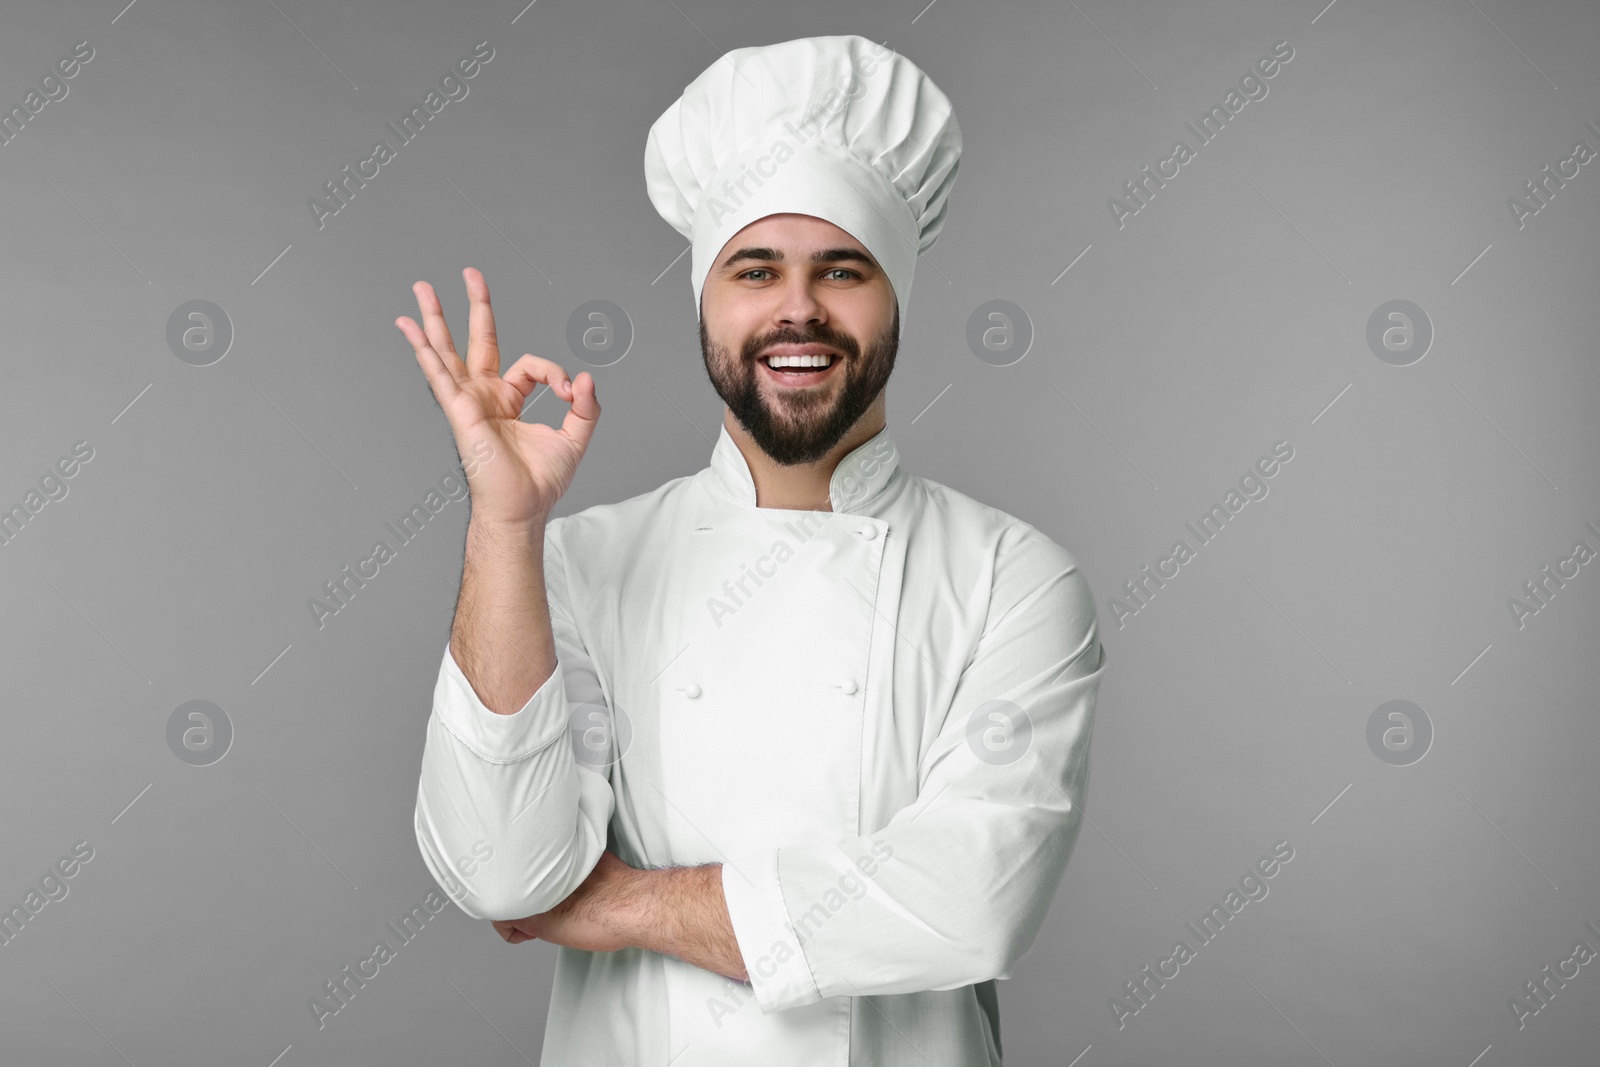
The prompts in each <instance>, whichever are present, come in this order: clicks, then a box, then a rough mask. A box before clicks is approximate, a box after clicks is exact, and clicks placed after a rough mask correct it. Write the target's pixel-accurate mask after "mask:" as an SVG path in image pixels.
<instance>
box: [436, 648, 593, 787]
mask: <svg viewBox="0 0 1600 1067" xmlns="http://www.w3.org/2000/svg"><path fill="white" fill-rule="evenodd" d="M563 685H564V683H563V681H562V677H561V663H560V661H559V660H557V662H556V669H555V671H554V672H552V673H551V675H550V677H549V678H547V679H546V680H545V683H544V684H543V685H541V686H540V687H539V688H538V690H537V691H536V692H535V693H534V694H533V695H532V696H531V697H529V698H528V702H527V703H526V704H524V705H522V707H520V708H518V709H517V710H516V711H515V712H513V713H512V714H510V715H498V714H496V713H495V712H492V711H490V710H489V708H488V707H487V706H486V705H485V704H484V703H483V701H481V700H479V699H478V694H477V693H476V692H474V691H473V688H472V683H471V682H469V681H467V676H466V675H465V674H463V673H462V671H461V666H460V664H458V663H456V658H455V655H454V654H453V653H452V652H451V650H450V646H449V645H446V646H445V650H444V664H443V665H442V666H441V667H440V670H439V681H438V682H437V684H435V686H434V689H433V713H434V715H436V716H438V719H439V722H440V723H441V724H442V725H443V726H444V728H445V729H447V730H449V731H450V733H451V734H453V735H455V737H456V739H457V740H459V741H460V742H461V743H462V744H464V745H466V746H467V748H469V749H471V750H472V752H473V753H474V754H475V755H477V756H478V757H479V758H481V759H485V760H488V761H489V762H491V763H512V762H515V761H516V760H520V759H523V758H525V757H527V756H529V755H531V754H532V753H534V752H537V751H538V750H539V749H541V748H544V747H545V746H547V745H549V744H550V743H551V742H552V741H554V740H555V739H556V738H557V737H560V736H562V735H564V734H565V733H566V732H567V702H566V690H565V689H564V688H563Z"/></svg>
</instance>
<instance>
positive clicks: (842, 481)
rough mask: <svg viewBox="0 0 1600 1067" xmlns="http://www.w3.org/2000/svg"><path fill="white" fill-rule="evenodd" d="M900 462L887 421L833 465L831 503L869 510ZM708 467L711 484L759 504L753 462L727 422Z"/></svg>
mask: <svg viewBox="0 0 1600 1067" xmlns="http://www.w3.org/2000/svg"><path fill="white" fill-rule="evenodd" d="M899 465H900V453H899V451H898V450H897V449H896V448H895V446H894V437H893V436H891V435H890V433H889V427H888V425H887V424H885V425H884V427H883V429H881V430H879V431H878V432H877V433H876V434H874V435H872V436H871V437H869V438H868V439H867V440H865V441H863V442H862V443H861V444H859V445H857V446H856V447H855V448H853V449H851V450H850V451H849V452H848V453H846V454H845V457H844V458H843V459H842V460H840V461H839V465H838V466H837V467H835V468H834V469H833V476H832V477H831V478H830V479H829V481H828V502H829V505H830V506H831V507H832V508H833V510H834V511H839V512H863V511H866V510H868V509H869V507H870V506H871V504H872V502H873V501H874V500H876V499H877V498H878V497H879V496H880V495H881V494H882V493H883V491H884V490H885V489H886V488H887V487H888V485H889V482H890V480H891V479H892V478H893V476H894V474H895V471H896V470H897V469H898V468H899ZM707 471H708V472H709V474H710V478H711V482H712V484H714V485H715V486H716V487H717V488H718V489H719V490H721V491H722V492H723V493H724V494H726V495H727V496H729V497H730V498H732V499H733V500H734V501H736V502H738V503H740V504H743V505H745V506H746V507H752V508H753V507H755V506H756V483H755V479H754V477H752V475H751V474H750V464H749V463H747V462H745V458H744V453H743V452H740V451H739V446H738V445H737V444H735V443H734V440H733V437H732V436H731V435H730V434H729V433H728V427H727V425H726V424H723V425H722V426H721V427H720V428H719V429H718V433H717V444H716V447H715V448H713V449H712V450H711V463H710V466H709V467H707Z"/></svg>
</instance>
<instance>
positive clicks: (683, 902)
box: [494, 852, 748, 982]
mask: <svg viewBox="0 0 1600 1067" xmlns="http://www.w3.org/2000/svg"><path fill="white" fill-rule="evenodd" d="M494 928H495V929H496V930H497V931H499V933H500V936H501V937H503V938H505V939H506V940H507V941H509V942H510V943H511V944H513V945H517V944H521V943H522V942H524V941H530V940H533V939H538V940H540V941H549V942H551V943H552V944H556V945H565V946H566V947H568V948H577V949H583V950H585V951H588V952H616V951H617V950H619V949H625V948H642V949H646V950H648V951H650V952H659V953H662V954H663V955H667V956H675V957H677V958H678V959H680V960H682V961H684V962H685V963H689V964H693V965H694V966H696V967H699V968H701V969H702V970H707V971H711V972H713V973H715V974H720V975H723V976H725V977H728V978H733V979H736V980H737V981H741V982H743V981H748V975H747V974H746V973H745V965H744V958H743V957H742V956H741V955H740V952H739V942H738V941H737V940H736V939H735V938H734V935H733V923H732V922H731V921H730V920H729V919H728V906H727V903H726V901H724V900H723V896H722V865H721V864H720V863H711V864H706V865H704V866H701V867H662V868H657V869H652V870H639V869H637V868H634V867H630V866H628V865H627V864H626V863H624V862H623V861H622V860H620V859H618V858H617V857H616V856H615V855H613V854H612V853H610V852H602V853H601V854H600V862H599V863H597V864H595V868H594V870H593V871H591V872H590V874H589V877H587V878H585V879H584V880H583V884H582V885H580V886H578V888H577V889H576V890H574V891H573V892H572V894H571V895H570V896H568V897H567V899H565V900H563V901H562V902H561V903H560V904H557V905H556V906H555V907H554V908H552V909H550V910H549V911H546V912H541V913H540V914H538V915H529V916H528V917H527V918H523V919H511V920H506V921H501V920H496V921H495V922H494Z"/></svg>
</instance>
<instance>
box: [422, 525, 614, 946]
mask: <svg viewBox="0 0 1600 1067" xmlns="http://www.w3.org/2000/svg"><path fill="white" fill-rule="evenodd" d="M563 521H564V520H563V519H555V520H552V521H551V522H550V523H549V524H548V525H547V526H546V532H545V552H544V561H545V566H544V569H545V587H546V593H547V596H548V600H549V604H550V621H551V627H552V630H553V631H554V637H555V646H556V669H555V672H554V673H553V674H551V676H550V677H549V679H547V680H546V681H545V683H544V684H543V685H542V686H540V687H539V689H538V691H537V692H535V693H534V694H533V696H531V697H529V698H528V702H527V703H526V704H524V705H523V706H522V707H521V708H519V709H518V710H517V711H516V712H515V713H514V714H511V715H497V714H495V713H494V712H492V711H490V710H489V709H488V708H487V707H486V706H485V705H484V703H483V701H482V700H481V699H479V697H478V694H477V693H476V692H475V691H474V690H473V688H472V685H471V683H470V682H468V681H467V678H466V675H465V674H463V673H462V671H461V667H460V665H459V664H457V663H456V660H455V657H454V655H453V654H452V652H451V650H450V648H449V646H448V644H447V645H446V647H445V653H444V661H443V663H442V664H441V666H440V668H439V677H438V681H437V683H436V684H435V686H434V690H433V710H432V713H431V714H430V715H429V718H428V726H427V734H426V739H425V741H424V744H423V751H422V770H421V775H420V777H419V781H418V785H417V806H416V814H415V826H416V834H417V845H418V847H419V849H420V850H421V852H422V858H423V861H424V863H426V864H427V867H428V870H429V872H430V873H431V874H432V875H433V877H434V880H435V881H437V882H438V883H439V885H440V887H441V888H442V889H444V890H445V892H446V893H447V895H448V896H449V897H450V899H451V900H454V901H455V902H456V905H457V906H458V907H460V908H461V910H462V911H464V912H466V913H467V914H468V915H470V916H472V917H473V918H475V919H520V918H523V917H525V916H528V915H534V914H537V913H539V912H544V911H549V910H550V909H551V908H552V907H554V906H555V905H557V904H559V903H560V902H561V901H562V900H564V899H566V897H567V896H568V895H570V894H571V893H572V891H573V890H574V889H576V888H577V887H578V885H579V884H580V883H582V881H583V880H584V878H586V877H587V876H588V875H589V872H590V871H592V870H593V869H594V866H595V864H596V863H597V862H598V861H599V858H600V853H601V852H602V851H603V850H604V849H605V845H606V828H607V825H608V824H609V823H610V820H611V813H612V810H613V808H614V805H615V799H614V797H613V794H612V788H611V783H610V780H609V776H608V770H609V767H610V766H611V764H612V762H614V760H613V758H612V757H614V755H615V753H614V751H610V750H609V746H612V745H614V744H615V740H614V735H613V732H612V731H611V730H610V729H609V725H610V714H609V709H608V708H607V706H606V703H605V700H604V694H603V692H602V690H601V686H600V681H599V677H598V675H597V672H596V670H595V665H594V662H593V660H592V659H591V658H590V657H589V654H588V652H587V650H586V649H585V648H584V645H583V642H582V640H581V638H580V637H579V634H578V630H577V627H576V626H575V625H574V622H573V616H572V610H571V604H570V603H569V600H568V596H567V588H568V583H567V576H566V573H565V565H564V562H563V555H562V552H561V549H560V536H559V530H560V525H561V523H562V522H563ZM574 729H576V730H577V734H578V736H579V737H580V738H581V739H582V741H581V743H582V744H583V745H584V746H585V749H584V751H585V758H584V759H583V760H582V761H579V760H578V759H577V758H575V756H574V747H573V741H572V740H571V737H572V731H573V730H574Z"/></svg>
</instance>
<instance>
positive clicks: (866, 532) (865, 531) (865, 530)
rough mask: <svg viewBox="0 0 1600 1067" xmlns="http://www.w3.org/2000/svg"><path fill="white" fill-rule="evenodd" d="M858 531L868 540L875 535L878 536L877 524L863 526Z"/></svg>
mask: <svg viewBox="0 0 1600 1067" xmlns="http://www.w3.org/2000/svg"><path fill="white" fill-rule="evenodd" d="M856 532H857V533H859V534H860V535H861V536H862V537H864V538H866V539H867V540H868V541H870V540H872V539H873V538H874V537H877V536H878V528H877V527H876V526H863V527H862V528H861V529H859V530H857V531H856Z"/></svg>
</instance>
